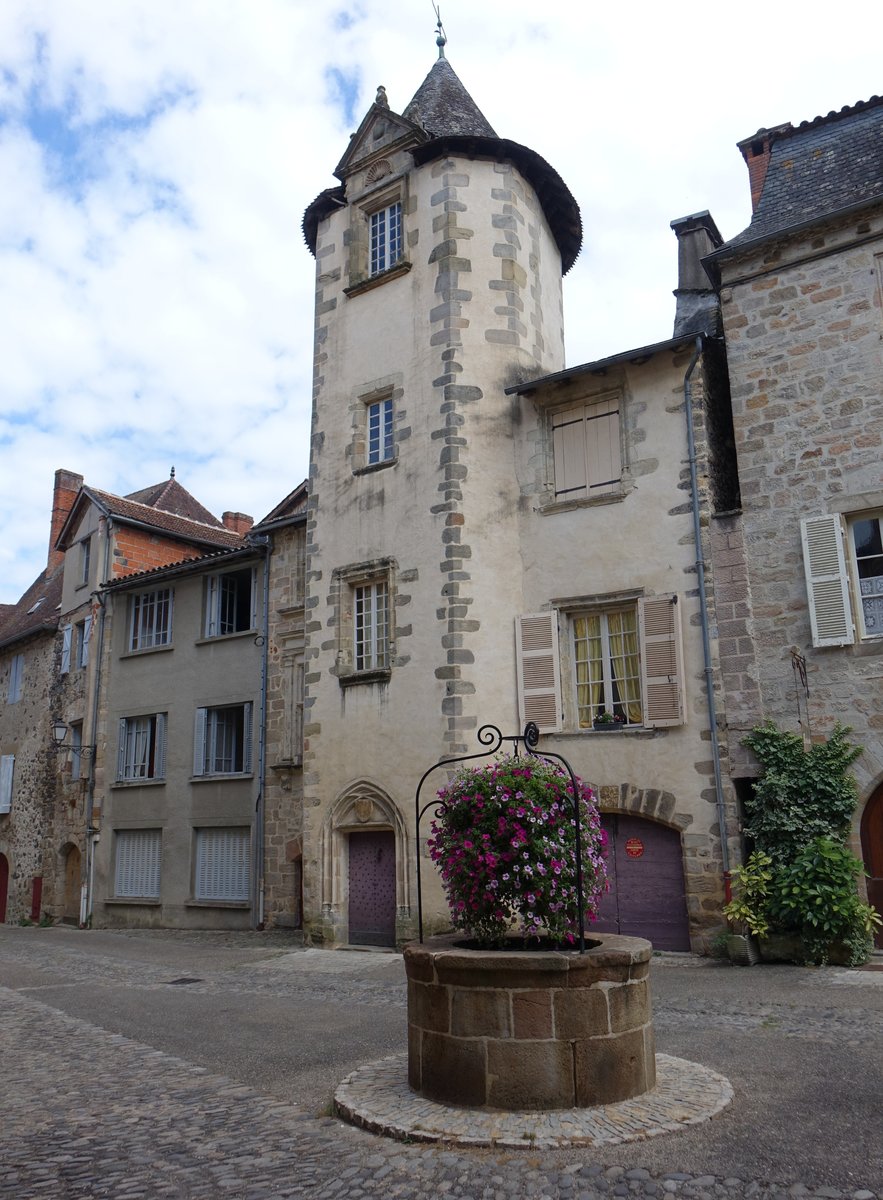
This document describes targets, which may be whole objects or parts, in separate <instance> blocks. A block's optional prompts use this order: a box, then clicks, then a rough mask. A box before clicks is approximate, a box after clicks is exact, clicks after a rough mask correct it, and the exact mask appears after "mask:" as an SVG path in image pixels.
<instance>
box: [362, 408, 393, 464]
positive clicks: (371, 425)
mask: <svg viewBox="0 0 883 1200" xmlns="http://www.w3.org/2000/svg"><path fill="white" fill-rule="evenodd" d="M367 409H368V413H367V424H368V431H367V432H368V436H367V454H366V460H367V463H368V465H369V466H373V465H374V464H375V463H382V462H389V460H390V459H391V458H393V457H394V456H395V443H394V441H393V436H392V396H386V397H385V398H384V399H383V400H373V401H372V402H371V403H370V404H369V405H368V406H367Z"/></svg>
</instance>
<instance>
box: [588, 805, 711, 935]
mask: <svg viewBox="0 0 883 1200" xmlns="http://www.w3.org/2000/svg"><path fill="white" fill-rule="evenodd" d="M601 825H602V828H603V829H604V830H605V831H606V833H607V877H608V879H609V881H610V891H609V892H608V893H607V894H606V895H605V896H604V897H603V898H602V900H601V905H600V908H599V911H598V920H597V921H595V922H594V923H593V924H592V926H591V929H592V930H597V931H598V932H599V933H621V934H624V935H626V936H628V937H642V938H647V940H648V941H650V942H652V944H653V949H654V950H687V951H688V950H690V949H691V946H690V927H689V921H688V918H687V898H686V887H685V883H684V856H683V850H682V847H681V835H680V832H679V831H678V830H677V829H671V828H669V827H668V826H666V825H662V824H660V823H659V822H658V821H651V820H649V819H648V818H647V817H641V816H637V815H635V814H633V813H602V814H601Z"/></svg>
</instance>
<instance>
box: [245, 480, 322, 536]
mask: <svg viewBox="0 0 883 1200" xmlns="http://www.w3.org/2000/svg"><path fill="white" fill-rule="evenodd" d="M308 498H309V480H307V479H305V480H304V481H303V483H299V484H298V485H297V487H296V488H293V489H292V490H291V491H290V492H289V493H288V495H287V496H284V497H283V498H282V499H281V500H280V501H279V503H278V504H277V505H276V506H275V507H274V508H271V509H270V511H269V512H268V513H267V515H266V516H265V517H263V518H262V519H261V520H260V521H257V522H256V523H255V525H254V526H253V529H260V528H261V527H262V526H264V525H272V524H275V523H276V522H279V521H285V520H291V519H294V518H296V517H300V516H302V515H303V514H304V513H305V512H306V502H307V500H308Z"/></svg>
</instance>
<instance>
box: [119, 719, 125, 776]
mask: <svg viewBox="0 0 883 1200" xmlns="http://www.w3.org/2000/svg"><path fill="white" fill-rule="evenodd" d="M127 729H128V722H127V721H126V718H125V717H120V744H119V748H118V749H117V779H125V778H126V732H127Z"/></svg>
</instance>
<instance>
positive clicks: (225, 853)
mask: <svg viewBox="0 0 883 1200" xmlns="http://www.w3.org/2000/svg"><path fill="white" fill-rule="evenodd" d="M194 833H195V842H196V846H195V849H196V854H195V860H196V861H195V864H194V865H195V870H194V881H193V895H194V898H195V899H196V900H226V901H231V900H232V901H235V900H238V901H243V900H245V901H247V900H248V899H249V893H250V890H251V889H250V876H251V871H250V869H249V868H250V859H251V831H250V830H249V829H248V828H242V829H197V830H195V831H194Z"/></svg>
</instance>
